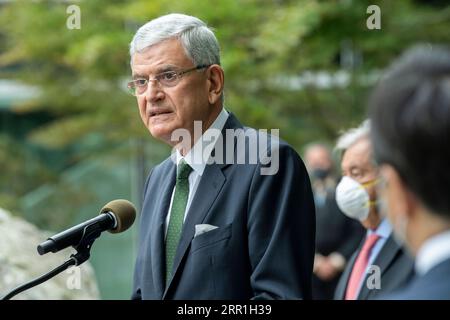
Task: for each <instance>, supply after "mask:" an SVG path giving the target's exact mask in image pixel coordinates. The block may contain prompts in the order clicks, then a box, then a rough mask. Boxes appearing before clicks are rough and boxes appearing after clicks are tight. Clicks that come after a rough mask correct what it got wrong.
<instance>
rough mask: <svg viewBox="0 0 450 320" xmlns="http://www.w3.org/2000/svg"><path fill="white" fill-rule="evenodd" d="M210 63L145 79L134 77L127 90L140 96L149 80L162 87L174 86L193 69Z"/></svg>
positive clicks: (199, 68) (205, 66) (201, 67)
mask: <svg viewBox="0 0 450 320" xmlns="http://www.w3.org/2000/svg"><path fill="white" fill-rule="evenodd" d="M209 66H210V65H199V66H196V67H194V68H190V69H186V70H182V71H165V72H161V73H159V74H157V75H156V76H155V77H154V78H153V79H150V78H149V79H145V78H138V79H134V80H133V81H130V82H128V84H127V87H128V91H129V92H130V93H131V94H132V95H134V96H140V95H142V94H144V93H145V92H146V91H147V87H148V83H149V82H150V81H156V82H158V83H159V84H160V85H161V86H163V87H167V88H170V87H174V86H176V85H177V84H178V83H179V82H180V80H181V78H182V77H183V76H184V75H185V74H187V73H189V72H192V71H195V70H201V69H205V68H208V67H209Z"/></svg>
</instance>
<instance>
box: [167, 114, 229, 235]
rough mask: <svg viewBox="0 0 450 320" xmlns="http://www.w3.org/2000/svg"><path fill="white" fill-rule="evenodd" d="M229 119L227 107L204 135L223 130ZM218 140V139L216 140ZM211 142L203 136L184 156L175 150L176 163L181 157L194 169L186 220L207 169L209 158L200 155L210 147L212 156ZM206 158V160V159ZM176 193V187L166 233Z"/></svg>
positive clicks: (168, 214)
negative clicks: (213, 130) (212, 130)
mask: <svg viewBox="0 0 450 320" xmlns="http://www.w3.org/2000/svg"><path fill="white" fill-rule="evenodd" d="M227 119H228V112H227V111H226V110H225V109H222V111H221V112H220V113H219V115H218V116H217V118H216V120H214V122H213V123H212V124H211V126H210V127H209V128H208V129H207V130H206V131H205V132H204V133H203V135H206V134H207V132H208V131H210V130H211V129H215V130H219V131H222V129H223V127H224V125H225V122H226V121H227ZM215 141H216V142H217V141H218V139H216V140H215ZM210 145H211V142H209V141H208V142H207V141H204V140H203V139H202V138H201V137H200V138H199V139H198V140H197V142H196V143H195V144H194V146H193V147H192V149H191V150H189V152H188V153H187V154H186V156H185V157H183V156H182V155H181V154H180V152H179V151H178V150H176V152H175V156H176V163H177V166H178V164H179V163H180V161H181V159H184V161H186V163H187V164H189V165H190V166H191V168H192V169H193V170H192V172H191V173H190V174H189V196H188V201H187V205H186V210H185V211H184V220H183V221H185V220H186V213H187V212H188V211H189V207H190V206H191V202H192V199H193V198H194V195H195V192H196V191H197V187H198V184H199V182H200V178H201V177H202V175H203V171H204V170H205V167H206V164H207V160H208V159H203V157H199V156H200V155H202V154H203V153H204V150H206V149H208V150H209V154H208V157H210V156H211V151H212V148H211V147H210ZM205 160H206V161H205ZM174 195H175V187H174V188H173V191H172V197H171V199H170V206H169V212H168V213H167V216H166V221H165V230H166V231H165V233H166V234H167V228H168V227H169V220H170V211H171V210H172V202H173V197H174Z"/></svg>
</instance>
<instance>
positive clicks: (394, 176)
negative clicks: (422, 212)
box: [380, 164, 419, 218]
mask: <svg viewBox="0 0 450 320" xmlns="http://www.w3.org/2000/svg"><path fill="white" fill-rule="evenodd" d="M380 172H381V174H382V176H383V177H385V179H386V180H387V186H386V187H387V193H388V194H387V195H386V196H387V197H388V201H389V203H390V208H389V210H390V211H391V213H393V214H403V215H406V216H407V217H408V218H411V216H412V215H414V214H415V213H416V212H417V209H418V206H419V201H418V199H417V197H416V196H415V195H414V194H413V193H412V192H411V191H410V189H409V188H408V186H407V185H406V184H405V182H404V181H403V179H402V177H401V176H400V174H399V173H398V171H397V170H396V169H395V168H394V167H393V166H391V165H387V164H386V165H383V166H382V168H381V171H380Z"/></svg>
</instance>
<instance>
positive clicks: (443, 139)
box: [370, 45, 450, 300]
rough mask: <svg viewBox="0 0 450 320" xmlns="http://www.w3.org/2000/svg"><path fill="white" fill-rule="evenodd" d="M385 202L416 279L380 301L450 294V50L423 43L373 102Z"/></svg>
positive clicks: (396, 65)
mask: <svg viewBox="0 0 450 320" xmlns="http://www.w3.org/2000/svg"><path fill="white" fill-rule="evenodd" d="M370 115H371V119H372V121H373V131H372V133H371V136H372V141H373V144H374V153H375V158H376V160H377V162H378V163H379V164H380V171H381V176H382V184H381V188H380V189H381V190H382V192H381V194H382V195H383V204H384V205H383V206H385V207H386V209H387V212H388V218H389V220H390V221H391V223H392V226H393V229H394V234H395V235H396V239H398V241H399V242H401V243H404V244H405V245H406V247H407V248H408V250H409V251H410V252H411V253H412V254H413V255H414V256H415V270H416V276H415V277H414V279H413V280H412V282H411V283H409V284H408V286H407V287H406V288H403V289H399V290H398V292H396V293H393V294H390V295H383V296H381V297H380V298H381V299H421V300H422V299H450V148H449V146H450V50H449V48H443V47H438V46H431V45H427V46H423V47H416V48H413V49H411V50H409V51H408V52H406V53H405V54H404V55H403V56H402V57H401V58H400V59H399V60H398V61H396V62H395V63H394V64H393V66H392V67H391V68H390V69H389V70H388V73H387V74H386V76H385V77H384V78H383V79H382V80H381V81H380V84H379V85H378V86H377V88H376V90H375V92H374V94H373V95H372V98H371V101H370Z"/></svg>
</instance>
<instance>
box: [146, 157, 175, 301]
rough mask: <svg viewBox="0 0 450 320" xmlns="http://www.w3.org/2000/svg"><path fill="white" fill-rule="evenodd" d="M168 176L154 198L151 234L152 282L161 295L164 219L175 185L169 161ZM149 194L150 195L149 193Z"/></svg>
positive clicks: (165, 173) (162, 290) (163, 270)
mask: <svg viewBox="0 0 450 320" xmlns="http://www.w3.org/2000/svg"><path fill="white" fill-rule="evenodd" d="M164 175H166V176H167V177H168V179H166V180H165V181H164V183H163V184H162V185H161V192H160V193H159V194H160V195H161V196H160V197H159V198H158V199H154V201H155V203H156V208H155V212H156V216H155V219H154V221H153V227H152V228H151V230H152V235H151V244H152V245H151V249H150V250H151V259H152V272H153V283H154V284H155V288H156V290H157V291H158V294H159V295H160V296H161V297H162V296H163V292H164V287H165V284H164V278H165V256H164V254H165V249H164V248H165V246H164V234H165V230H164V221H165V218H166V216H167V212H168V210H169V205H170V199H171V197H172V192H173V188H174V186H175V177H176V166H175V164H173V163H172V162H171V164H170V168H169V169H168V171H166V172H164ZM150 196H151V195H150Z"/></svg>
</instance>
